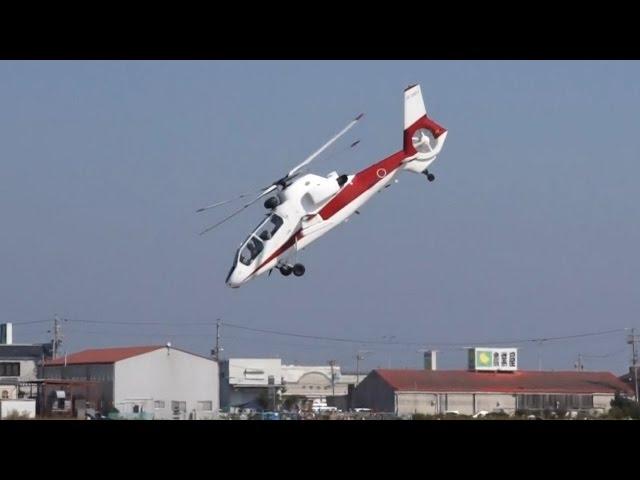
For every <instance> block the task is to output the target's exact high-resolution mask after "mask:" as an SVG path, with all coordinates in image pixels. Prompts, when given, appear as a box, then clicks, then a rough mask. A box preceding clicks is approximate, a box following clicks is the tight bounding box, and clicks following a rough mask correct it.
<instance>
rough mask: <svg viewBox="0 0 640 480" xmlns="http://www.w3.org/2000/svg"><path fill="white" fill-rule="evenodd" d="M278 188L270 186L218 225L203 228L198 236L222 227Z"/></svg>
mask: <svg viewBox="0 0 640 480" xmlns="http://www.w3.org/2000/svg"><path fill="white" fill-rule="evenodd" d="M277 188H278V186H277V185H271V186H270V187H269V188H267V189H266V190H265V191H264V192H262V193H261V194H260V195H258V196H257V197H256V198H254V199H253V200H251V201H250V202H249V203H246V204H244V205H243V206H242V207H241V208H239V209H238V210H236V211H235V212H233V213H232V214H231V215H229V216H227V217H225V218H223V219H222V220H220V221H219V222H218V223H216V224H214V225H211V226H210V227H207V228H205V229H204V230H203V231H202V232H200V235H204V234H205V233H207V232H209V231H211V230H213V229H214V228H216V227H217V226H218V225H222V224H223V223H224V222H226V221H227V220H230V219H232V218H233V217H235V216H236V215H238V214H239V213H240V212H242V211H243V210H244V209H245V208H248V207H250V206H251V205H253V204H254V203H256V202H257V201H258V200H260V199H261V198H262V197H264V196H265V195H268V194H269V193H271V192H273V191H274V190H275V189H277Z"/></svg>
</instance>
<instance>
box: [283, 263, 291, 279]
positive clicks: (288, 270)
mask: <svg viewBox="0 0 640 480" xmlns="http://www.w3.org/2000/svg"><path fill="white" fill-rule="evenodd" d="M291 271H292V270H291V267H289V266H286V265H285V266H283V267H280V273H281V274H282V275H284V276H285V277H288V276H289V275H291Z"/></svg>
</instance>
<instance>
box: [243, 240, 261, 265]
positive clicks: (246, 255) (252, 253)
mask: <svg viewBox="0 0 640 480" xmlns="http://www.w3.org/2000/svg"><path fill="white" fill-rule="evenodd" d="M263 249H264V245H263V244H262V242H261V241H260V239H258V238H256V237H253V236H252V237H251V238H250V239H249V241H248V242H247V243H245V245H244V247H242V250H241V251H240V261H241V262H242V263H244V264H245V265H247V266H249V265H251V262H253V261H254V260H255V258H256V257H257V256H258V255H260V252H262V250H263Z"/></svg>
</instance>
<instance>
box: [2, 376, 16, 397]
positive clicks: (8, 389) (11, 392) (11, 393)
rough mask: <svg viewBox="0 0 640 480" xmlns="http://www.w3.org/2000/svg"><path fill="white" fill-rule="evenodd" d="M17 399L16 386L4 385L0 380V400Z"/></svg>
mask: <svg viewBox="0 0 640 480" xmlns="http://www.w3.org/2000/svg"><path fill="white" fill-rule="evenodd" d="M17 399H18V386H17V385H6V384H3V383H2V380H0V400H17Z"/></svg>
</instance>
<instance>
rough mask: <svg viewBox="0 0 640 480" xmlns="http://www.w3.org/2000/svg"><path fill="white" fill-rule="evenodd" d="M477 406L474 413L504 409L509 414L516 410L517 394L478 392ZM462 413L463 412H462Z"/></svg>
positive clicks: (476, 395)
mask: <svg viewBox="0 0 640 480" xmlns="http://www.w3.org/2000/svg"><path fill="white" fill-rule="evenodd" d="M475 397H476V407H475V411H474V412H473V413H478V412H480V411H482V410H484V411H486V412H493V411H495V410H501V409H502V410H504V411H505V412H506V413H508V414H513V413H515V411H516V396H515V395H511V394H502V393H476V394H475ZM460 413H462V412H460Z"/></svg>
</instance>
